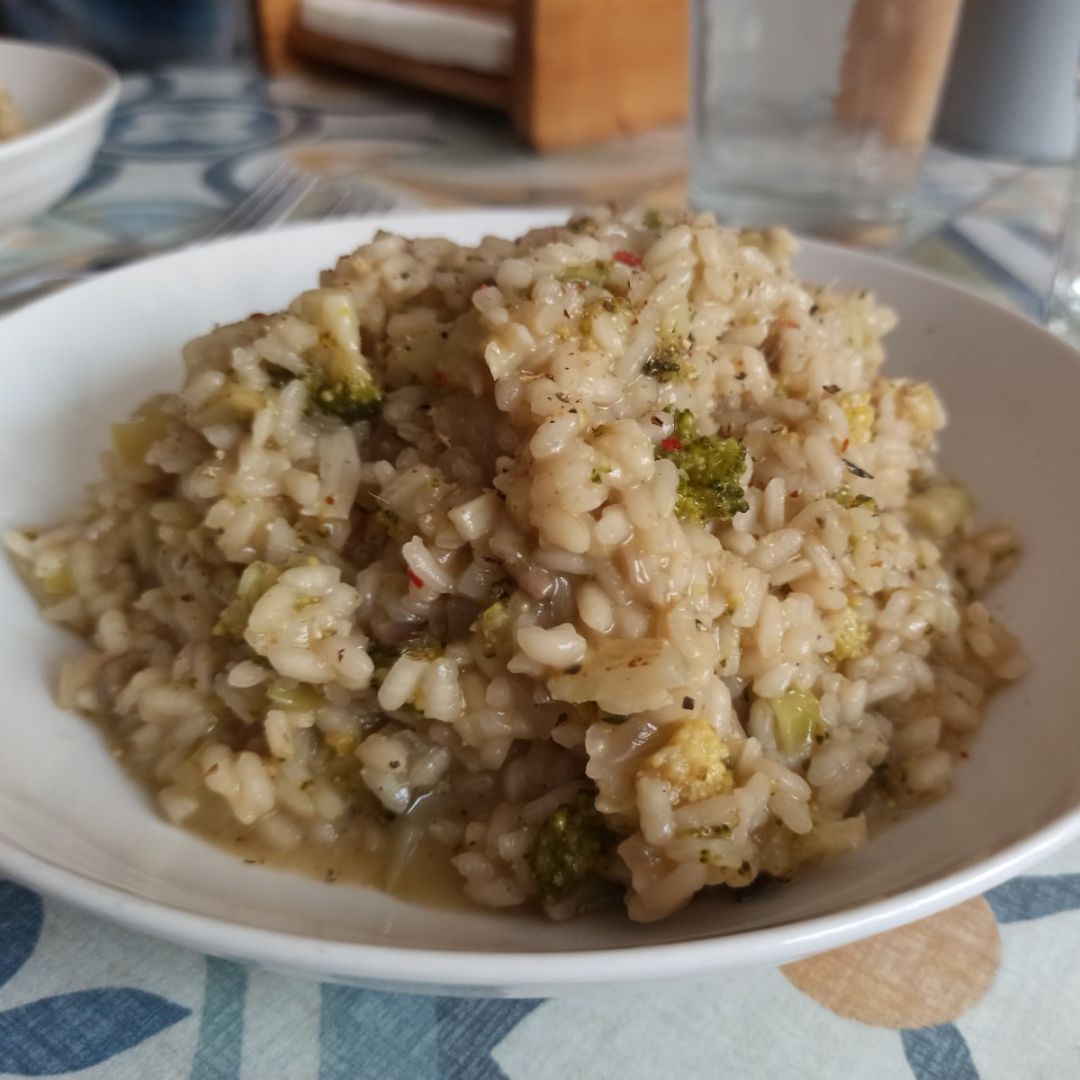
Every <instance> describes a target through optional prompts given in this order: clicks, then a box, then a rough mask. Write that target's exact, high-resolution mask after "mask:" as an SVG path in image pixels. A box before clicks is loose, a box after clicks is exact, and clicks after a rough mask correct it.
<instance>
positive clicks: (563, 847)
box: [527, 791, 615, 904]
mask: <svg viewBox="0 0 1080 1080" xmlns="http://www.w3.org/2000/svg"><path fill="white" fill-rule="evenodd" d="M614 842H615V837H614V834H613V833H612V832H611V830H610V829H609V828H608V827H607V824H606V823H605V822H604V817H603V815H602V814H601V813H600V811H599V810H597V809H596V806H595V804H594V802H593V797H592V795H591V794H589V793H588V792H584V791H583V792H581V793H580V794H579V795H578V796H577V797H576V798H575V799H574V801H573V802H569V803H564V804H563V805H562V806H560V807H559V808H558V810H556V811H555V812H554V813H553V814H552V815H551V817H549V818H548V819H547V821H545V822H544V824H543V825H541V826H540V830H539V832H538V833H537V834H536V841H535V843H534V844H533V846H532V850H531V851H530V852H529V854H528V856H527V861H528V863H529V868H530V869H531V870H532V873H533V877H534V878H535V880H536V890H537V893H538V894H539V897H540V900H541V902H542V903H544V904H555V903H558V901H560V900H565V899H566V898H567V897H568V896H573V895H574V893H576V892H578V891H579V890H580V889H582V888H584V887H585V886H586V885H587V884H588V883H589V882H590V881H592V880H593V879H595V878H597V877H599V876H601V874H602V872H603V869H604V866H605V864H606V863H607V862H608V860H609V858H610V856H611V852H612V849H613V847H614Z"/></svg>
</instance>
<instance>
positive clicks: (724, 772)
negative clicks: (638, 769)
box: [642, 716, 734, 805]
mask: <svg viewBox="0 0 1080 1080" xmlns="http://www.w3.org/2000/svg"><path fill="white" fill-rule="evenodd" d="M728 754H729V750H728V746H727V743H725V742H724V740H723V739H721V738H720V736H719V735H717V733H716V729H715V728H714V727H713V726H712V724H710V723H709V721H708V720H706V719H705V718H704V717H702V716H694V717H691V718H690V719H689V720H686V721H684V722H683V723H681V724H680V725H679V726H678V728H677V729H676V731H675V734H674V735H672V737H671V738H670V739H669V740H668V743H667V745H666V746H665V747H664V748H663V749H662V750H657V751H656V753H655V754H653V755H652V756H651V757H649V758H648V759H647V760H646V762H645V764H644V766H643V767H642V772H644V773H647V774H651V775H653V776H656V777H658V778H659V779H660V780H663V781H665V782H666V783H668V784H670V785H671V788H672V790H673V791H674V792H675V796H676V803H677V805H681V804H682V803H693V802H700V801H701V800H702V799H708V798H711V797H712V796H713V795H721V794H723V793H724V792H727V791H730V790H731V788H732V786H733V785H734V779H733V777H732V774H731V770H730V769H729V768H728V766H727V761H728Z"/></svg>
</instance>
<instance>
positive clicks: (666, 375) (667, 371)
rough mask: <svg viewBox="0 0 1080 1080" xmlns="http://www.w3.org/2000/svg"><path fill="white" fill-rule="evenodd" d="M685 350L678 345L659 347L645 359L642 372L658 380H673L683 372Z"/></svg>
mask: <svg viewBox="0 0 1080 1080" xmlns="http://www.w3.org/2000/svg"><path fill="white" fill-rule="evenodd" d="M684 355H685V350H683V349H681V348H680V347H678V346H672V345H666V346H663V347H662V348H660V349H658V350H657V351H656V352H655V353H654V354H653V355H652V356H651V357H650V358H649V359H648V360H646V361H645V365H644V367H642V369H641V370H642V372H643V373H644V374H646V375H648V376H649V377H650V378H653V379H655V380H656V381H657V382H662V383H666V382H671V380H672V379H675V378H678V376H680V375H681V374H682V370H683V367H682V363H681V360H682V357H683V356H684Z"/></svg>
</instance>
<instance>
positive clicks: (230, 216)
mask: <svg viewBox="0 0 1080 1080" xmlns="http://www.w3.org/2000/svg"><path fill="white" fill-rule="evenodd" d="M286 172H287V169H286V167H285V166H281V165H279V166H278V167H277V168H275V169H274V170H272V171H271V172H269V173H267V174H266V176H264V177H263V178H262V179H261V180H260V181H259V182H258V183H257V184H256V185H255V186H254V187H253V188H252V189H251V190H250V191H249V192H248V193H247V194H246V195H242V196H241V197H240V198H239V199H238V200H237V201H236V202H235V203H233V205H232V206H231V207H230V208H229V209H228V210H226V211H225V213H224V214H222V215H221V216H220V217H217V218H215V219H214V220H213V221H212V222H211V223H210V225H209V226H208V227H207V229H206V230H205V231H204V232H203V233H202V235H201V236H200V239H211V238H213V237H215V236H222V235H224V234H226V233H230V232H234V231H235V229H236V223H237V222H242V221H243V220H244V217H245V216H246V215H247V214H248V213H249V212H250V207H251V206H261V205H262V203H263V202H264V201H265V200H266V199H267V198H273V197H274V196H275V194H276V192H277V191H278V189H279V187H280V186H281V184H282V182H283V180H284V178H285V174H286Z"/></svg>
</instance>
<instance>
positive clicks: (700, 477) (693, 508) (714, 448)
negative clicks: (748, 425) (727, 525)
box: [662, 409, 750, 522]
mask: <svg viewBox="0 0 1080 1080" xmlns="http://www.w3.org/2000/svg"><path fill="white" fill-rule="evenodd" d="M662 445H663V456H664V457H667V458H668V459H669V460H671V461H673V462H674V463H675V466H676V467H677V468H678V470H679V494H678V498H677V499H676V501H675V513H676V514H677V515H678V516H679V517H680V518H683V519H684V520H688V521H698V522H704V521H711V520H713V519H714V518H719V519H720V520H722V521H727V520H728V519H730V518H733V517H734V516H735V515H736V514H739V513H742V512H743V511H744V510H748V509H749V506H750V504H749V503H748V502H747V501H746V493H745V492H744V491H743V489H742V485H741V484H740V483H739V479H740V477H741V476H742V474H743V471H744V469H745V468H746V450H745V448H744V447H743V445H742V443H740V442H739V441H738V440H737V439H730V438H721V437H720V436H718V435H701V434H699V433H698V429H697V424H696V423H695V422H694V416H693V413H691V412H690V411H689V410H688V409H683V410H679V411H678V412H676V413H675V434H674V435H673V436H672V437H670V438H668V439H665V440H664V441H663V444H662Z"/></svg>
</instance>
